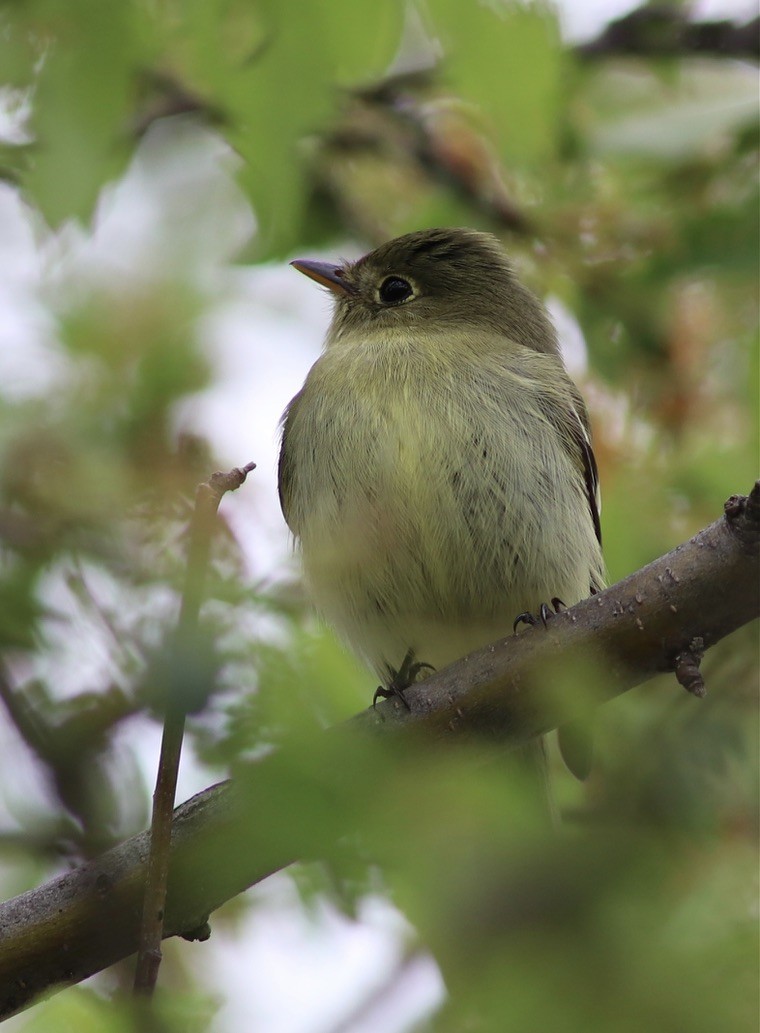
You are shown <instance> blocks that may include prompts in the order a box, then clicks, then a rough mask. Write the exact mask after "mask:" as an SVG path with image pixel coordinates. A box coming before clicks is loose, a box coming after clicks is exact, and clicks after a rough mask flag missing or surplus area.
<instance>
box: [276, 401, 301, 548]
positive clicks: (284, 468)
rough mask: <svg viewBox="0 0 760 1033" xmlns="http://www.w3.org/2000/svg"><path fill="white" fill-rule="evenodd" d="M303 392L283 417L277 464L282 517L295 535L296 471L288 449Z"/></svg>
mask: <svg viewBox="0 0 760 1033" xmlns="http://www.w3.org/2000/svg"><path fill="white" fill-rule="evenodd" d="M302 394H303V391H299V392H298V394H297V395H296V396H295V398H293V399H292V400H291V402H290V403H289V405H288V407H287V409H286V410H285V412H284V413H283V415H282V420H281V421H280V422H281V425H282V440H281V442H280V459H279V462H278V464H277V491H278V493H279V496H280V508H281V509H282V515H283V516H284V517H285V522H286V523H287V525H288V527H289V528H290V530H291V531H292V532H293V534H298V528H297V527H295V526H294V523H293V514H292V513H291V512H290V509H291V507H290V500H291V496H292V491H293V478H294V476H295V469H294V465H293V456H292V451H291V450H289V449H288V431H289V429H290V428H291V427H292V421H293V417H294V415H295V413H296V410H297V409H298V403H299V401H300V399H301V395H302Z"/></svg>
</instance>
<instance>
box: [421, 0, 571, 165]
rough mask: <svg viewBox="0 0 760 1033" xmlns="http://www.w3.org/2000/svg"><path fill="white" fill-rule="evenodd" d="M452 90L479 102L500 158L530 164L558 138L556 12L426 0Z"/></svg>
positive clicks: (499, 1) (503, 3)
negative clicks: (442, 50)
mask: <svg viewBox="0 0 760 1033" xmlns="http://www.w3.org/2000/svg"><path fill="white" fill-rule="evenodd" d="M428 7H429V10H430V13H431V15H432V21H433V31H434V32H435V33H437V34H438V35H439V36H440V39H441V43H442V44H443V48H444V74H446V76H447V79H448V82H449V84H450V85H451V87H452V88H453V90H454V92H455V93H457V94H459V95H460V96H461V97H463V98H464V99H466V100H469V101H472V102H473V103H474V104H475V105H477V107H478V109H479V110H480V112H482V114H483V116H484V117H485V119H486V121H487V123H488V131H489V133H490V134H492V135H493V137H494V139H495V140H496V142H497V144H498V148H499V152H500V155H501V157H502V158H503V159H504V160H505V161H506V162H507V163H509V164H514V163H517V164H523V165H529V164H536V163H538V162H540V161H542V160H545V159H546V158H548V157H550V156H551V155H553V153H554V151H555V147H556V141H557V114H558V101H559V86H560V83H559V75H560V64H561V52H560V37H559V28H558V25H557V19H556V16H555V14H554V12H553V11H552V10H551V9H550V8H549V7H547V6H546V5H544V4H540V3H532V4H526V3H514V2H509V0H492V2H489V3H487V2H483V0H479V2H470V3H467V4H463V3H461V2H460V0H429V3H428Z"/></svg>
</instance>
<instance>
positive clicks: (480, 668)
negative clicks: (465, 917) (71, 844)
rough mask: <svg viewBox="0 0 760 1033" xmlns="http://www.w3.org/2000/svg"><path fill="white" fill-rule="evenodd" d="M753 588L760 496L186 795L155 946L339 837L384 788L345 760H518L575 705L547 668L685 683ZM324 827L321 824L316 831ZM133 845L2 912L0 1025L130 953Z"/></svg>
mask: <svg viewBox="0 0 760 1033" xmlns="http://www.w3.org/2000/svg"><path fill="white" fill-rule="evenodd" d="M759 575H760V482H758V483H757V484H756V485H755V487H754V489H753V491H752V493H751V495H750V497H749V498H748V499H745V498H741V497H738V496H735V497H732V498H731V499H729V501H728V502H727V503H726V512H725V515H724V517H723V518H721V519H720V520H718V521H716V522H715V523H714V524H712V525H710V526H709V527H707V528H705V529H704V530H703V531H701V532H700V533H699V534H697V535H695V537H694V538H692V539H691V540H690V541H688V542H686V543H684V544H683V545H680V546H679V547H678V548H676V549H674V550H673V551H672V552H670V553H668V554H667V555H666V556H663V557H661V558H660V559H658V560H655V561H654V562H653V563H651V564H649V566H647V567H645V568H643V569H642V570H639V571H637V572H636V573H635V574H632V575H631V576H630V577H628V578H626V579H625V580H623V581H621V582H618V583H617V584H615V585H613V586H611V587H610V588H608V589H606V590H605V591H604V592H601V593H600V594H599V595H596V596H593V597H591V598H590V599H586V600H584V601H583V602H581V603H579V604H578V605H577V606H574V607H572V608H571V609H569V610H566V611H564V612H563V613H561V614H558V615H557V616H556V617H554V618H553V619H552V620H551V621H550V623H549V627H548V629H546V630H544V629H543V628H542V627H537V628H531V629H529V630H527V631H525V632H522V633H520V634H519V635H518V636H516V637H514V636H510V637H509V638H506V639H505V640H503V641H502V642H499V643H496V644H494V645H493V646H489V647H486V648H485V649H482V650H480V651H478V652H476V653H472V654H471V655H470V656H468V657H465V658H464V659H463V660H461V661H459V662H457V663H456V664H452V665H451V667H449V668H446V669H445V670H443V671H441V672H440V673H439V674H436V675H435V676H433V677H431V678H429V679H427V680H426V681H424V682H421V683H419V684H418V685H415V686H413V687H412V688H410V689H409V690H408V692H407V698H408V700H409V703H410V706H411V710H410V711H407V710H406V709H405V708H403V707H402V706H400V705H398V704H397V701H395V700H392V699H391V700H387V701H386V702H385V703H383V704H381V705H379V706H378V707H377V710H376V711H374V710H372V709H370V710H367V711H365V712H363V713H362V714H359V715H358V716H357V717H355V718H353V719H352V720H351V721H349V722H347V723H346V724H345V725H342V726H340V727H338V728H334V729H330V730H329V731H328V732H326V733H323V734H322V735H321V736H315V743H314V750H313V751H312V752H311V753H308V756H305V755H304V754H305V752H308V751H304V750H303V749H302V748H300V747H293V746H285V747H283V748H281V749H280V750H278V751H276V752H274V753H272V754H270V755H268V756H267V757H265V758H264V759H263V760H261V761H259V762H257V763H252V764H248V765H246V767H245V768H244V769H242V770H241V772H240V773H239V774H238V775H237V776H236V778H235V779H234V781H231V782H227V783H224V784H222V785H218V786H212V787H211V788H210V789H207V790H205V791H204V792H202V793H199V794H198V795H197V796H195V797H193V798H192V799H191V800H189V801H188V802H187V803H185V804H183V805H182V806H180V807H179V808H177V810H176V811H175V815H174V824H173V831H172V850H171V870H170V878H169V895H168V899H167V907H166V916H165V925H164V932H165V935H167V936H169V935H176V934H180V935H182V934H184V935H186V936H188V937H189V938H193V937H196V938H200V937H203V936H205V935H207V925H206V919H207V917H208V915H209V913H210V912H211V911H213V910H214V909H215V908H217V907H219V906H220V905H221V904H222V903H223V902H224V901H225V900H228V899H229V898H231V897H232V896H234V895H236V894H237V893H240V892H241V891H242V890H244V889H245V888H247V887H248V886H250V885H252V884H253V883H256V882H258V881H260V880H261V879H263V878H265V877H266V876H267V875H269V874H271V873H272V872H273V871H275V870H277V869H278V868H281V867H283V866H284V865H286V864H288V863H290V862H291V861H293V860H294V859H295V858H296V857H313V856H320V851H321V850H324V849H325V843H326V841H327V837H330V836H334V837H337V836H338V835H339V834H340V832H341V831H343V830H344V829H342V827H341V825H340V822H341V821H343V822H350V821H351V817H348V818H346V816H345V815H346V813H348V814H349V815H351V814H352V812H351V802H352V801H353V800H354V799H356V798H357V797H358V798H360V799H363V800H366V799H367V798H369V796H370V795H371V793H372V792H374V791H376V787H377V783H378V781H379V780H380V779H381V777H382V768H381V767H380V764H378V765H376V766H371V765H370V766H369V767H368V766H367V765H364V766H362V765H361V764H360V765H358V766H357V772H356V777H355V778H354V777H353V775H354V772H353V769H352V778H351V779H346V778H345V774H344V772H345V770H346V768H345V766H344V765H345V761H346V752H345V751H346V750H347V749H349V748H352V749H354V750H357V749H358V750H361V751H362V754H364V753H366V752H367V750H368V749H369V747H370V746H371V745H372V744H373V743H374V742H379V743H381V744H383V743H384V744H386V745H390V744H395V743H398V742H399V740H403V739H404V737H405V736H407V735H412V734H417V735H418V736H420V735H422V736H424V737H425V738H426V739H427V740H430V739H431V738H436V737H445V738H449V739H451V740H452V742H453V741H456V740H459V739H461V738H462V737H468V736H471V735H477V736H480V737H484V736H485V737H487V738H489V739H494V740H498V741H499V742H503V743H504V744H505V745H506V746H517V745H519V744H520V743H523V742H525V741H526V740H528V739H530V738H533V737H535V736H536V735H540V734H542V733H543V732H546V731H548V730H549V729H551V728H553V727H556V726H557V725H558V724H562V723H564V722H566V721H567V720H569V719H572V718H573V717H574V716H577V714H578V711H579V708H580V707H583V706H586V707H587V706H588V702H589V701H588V699H586V700H583V701H580V702H579V701H577V700H574V699H572V698H568V697H571V696H572V694H568V693H565V694H564V695H563V694H561V693H558V692H556V691H552V684H551V683H552V681H553V679H552V678H551V677H550V676H549V677H547V671H552V670H553V671H556V670H557V669H558V666H559V665H561V666H562V667H564V668H566V667H568V666H570V665H573V664H575V663H578V662H582V663H588V662H589V659H591V660H592V661H595V662H596V663H598V664H599V666H600V668H601V669H602V670H603V674H604V676H603V678H599V679H591V682H592V683H593V690H594V700H595V702H597V703H603V702H605V701H607V700H609V699H612V698H613V697H615V696H617V695H619V694H620V693H622V692H625V691H626V690H627V689H630V688H632V687H633V686H635V685H638V684H640V683H641V682H643V681H646V680H647V679H649V678H651V677H652V676H653V675H655V674H658V673H660V672H663V671H673V670H674V669H675V668H676V667H677V666H678V665H679V664H681V665H683V664H684V663H685V664H686V666H687V668H688V670H687V672H686V675H685V680H687V681H688V680H689V679H690V678H691V679H693V670H692V666H693V665H694V664H695V663H696V658H697V656H698V655H699V652H700V651H701V650H702V649H708V648H710V647H711V646H713V645H714V644H715V643H716V642H718V641H720V639H722V638H724V637H725V636H726V635H728V634H730V633H731V632H732V631H734V630H736V629H737V628H739V627H741V626H742V625H744V624H746V623H747V622H748V621H750V620H753V619H755V618H756V617H757V616H758V614H759V613H760V598H759V595H760V592H759V589H758V578H759ZM696 640H701V643H699V644H696ZM687 654H688V659H687V660H684V656H686V655H687ZM687 675H688V676H687ZM597 683H598V684H597ZM294 785H297V788H298V792H299V795H300V797H301V799H302V803H303V812H304V814H309V813H310V808H313V809H314V810H315V811H317V810H319V809H320V808H321V810H319V813H320V821H319V822H315V821H311V822H308V823H306V822H305V823H304V826H303V827H298V828H295V829H294V828H292V823H290V822H283V821H282V810H283V809H284V807H285V806H286V803H287V801H288V800H292V793H293V788H294ZM341 793H343V794H344V798H343V799H341V797H340V794H341ZM346 801H348V804H347V806H346V807H345V808H342V806H341V805H342V804H343V803H344V802H346ZM365 809H366V808H365ZM324 814H329V815H335V817H334V820H333V821H332V823H331V824H330V823H329V822H328V824H329V828H328V829H327V830H326V831H325V830H324V828H321V826H322V825H323V824H324V822H323V821H322V820H321V819H322V815H324ZM353 816H354V817H355V813H354V815H353ZM320 837H321V838H320ZM147 846H148V834H147V833H145V832H144V833H141V834H140V835H138V836H135V837H133V838H132V839H129V840H127V841H126V842H125V843H122V844H121V845H120V846H118V847H116V848H115V849H113V850H111V851H109V852H108V853H107V854H104V855H103V856H102V857H100V858H98V859H96V860H95V861H92V862H90V863H88V864H84V865H81V866H80V867H78V868H76V869H74V870H73V871H71V872H67V873H66V874H64V875H61V876H59V877H58V878H56V879H53V880H51V881H50V882H48V883H46V884H45V885H43V886H40V887H38V888H37V889H34V890H30V891H29V892H27V893H24V894H22V895H21V896H19V897H16V898H14V899H13V900H10V901H7V902H6V903H5V904H4V905H2V906H1V907H0V930H2V934H1V936H0V1018H1V1017H7V1016H8V1015H11V1014H12V1013H14V1012H15V1011H17V1010H19V1009H21V1008H23V1007H24V1006H26V1005H28V1004H29V1003H30V1002H31V1001H32V1000H33V999H34V997H35V996H36V995H37V994H39V993H41V992H42V991H44V990H49V989H50V988H52V987H53V986H55V985H56V984H71V983H75V982H78V981H80V980H82V979H85V978H86V977H87V976H90V975H92V974H93V973H95V972H98V971H101V970H102V969H104V968H106V967H107V966H109V965H111V964H113V963H114V962H116V961H118V960H119V959H121V958H124V957H126V956H127V955H129V954H130V953H132V952H133V951H134V950H135V948H136V946H137V937H138V930H139V917H140V901H141V896H142V891H143V886H144V878H145V864H146V857H147Z"/></svg>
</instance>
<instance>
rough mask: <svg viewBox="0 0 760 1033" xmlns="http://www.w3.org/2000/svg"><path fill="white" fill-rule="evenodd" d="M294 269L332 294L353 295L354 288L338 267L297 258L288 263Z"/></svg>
mask: <svg viewBox="0 0 760 1033" xmlns="http://www.w3.org/2000/svg"><path fill="white" fill-rule="evenodd" d="M290 264H291V265H292V266H293V268H294V269H297V270H298V271H299V273H303V274H304V276H308V277H309V278H310V279H312V280H316V281H317V283H321V284H322V286H323V287H327V288H328V290H331V291H332V292H333V293H334V294H353V293H354V288H353V287H352V286H351V284H350V283H348V282H347V280H346V273H345V270H343V269H342V268H341V267H340V266H339V265H333V264H332V262H313V261H312V260H311V259H310V258H297V259H296V260H295V262H291V263H290Z"/></svg>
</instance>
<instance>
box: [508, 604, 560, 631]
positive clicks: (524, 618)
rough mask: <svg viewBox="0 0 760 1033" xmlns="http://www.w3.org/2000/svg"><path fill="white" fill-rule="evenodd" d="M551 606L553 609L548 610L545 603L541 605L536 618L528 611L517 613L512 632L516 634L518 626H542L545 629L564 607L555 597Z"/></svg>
mask: <svg viewBox="0 0 760 1033" xmlns="http://www.w3.org/2000/svg"><path fill="white" fill-rule="evenodd" d="M551 604H552V607H553V609H551V610H550V609H549V607H548V606H547V605H546V603H541V605H540V606H539V608H538V616H536V615H535V613H530V612H529V611H528V610H526V611H525V613H518V615H517V616H516V617H515V620H514V624H513V625H512V630H513V631H514V632H515V633H516V632H517V625H518V624H543V626H544V627H546V626H547V624H548V623H549V619H550V618H551V617H553V616H554V614H555V613H559V612H560V610H562V609H564V607H565V604H564V603H563V602H562V600H561V599H558V598H557V597H556V596H554V598H553V599H552V600H551Z"/></svg>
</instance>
